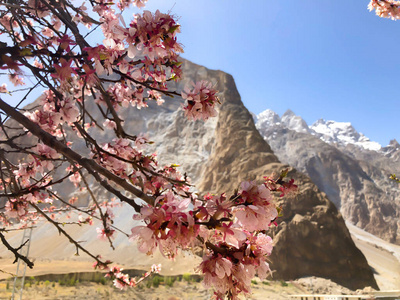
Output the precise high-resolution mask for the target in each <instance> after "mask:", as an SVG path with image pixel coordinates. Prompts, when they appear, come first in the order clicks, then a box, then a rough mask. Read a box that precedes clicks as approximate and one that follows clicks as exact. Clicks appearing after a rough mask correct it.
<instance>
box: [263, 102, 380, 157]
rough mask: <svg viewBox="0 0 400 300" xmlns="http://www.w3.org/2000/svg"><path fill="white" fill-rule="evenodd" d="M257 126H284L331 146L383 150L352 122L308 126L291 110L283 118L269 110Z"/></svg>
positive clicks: (321, 120)
mask: <svg viewBox="0 0 400 300" xmlns="http://www.w3.org/2000/svg"><path fill="white" fill-rule="evenodd" d="M256 124H257V126H258V127H260V128H264V127H270V126H272V125H274V126H280V125H283V126H284V127H285V128H288V129H290V130H293V131H296V132H301V133H309V134H312V135H315V136H317V137H319V138H320V139H321V140H323V141H324V142H326V143H329V144H339V145H342V146H346V145H348V144H352V145H355V146H358V147H361V148H364V149H367V150H373V151H379V150H380V149H381V148H382V146H381V145H380V144H379V143H377V142H373V141H371V140H370V139H369V138H367V137H366V136H365V135H363V134H362V133H359V132H358V131H357V130H356V129H355V128H354V127H353V126H352V125H351V123H350V122H336V121H325V120H324V119H319V120H318V121H316V122H315V123H314V124H312V125H311V126H308V125H307V123H306V122H305V121H304V120H303V118H301V117H300V116H297V115H296V114H295V113H294V112H293V111H291V110H290V109H289V110H287V111H286V112H285V113H284V114H283V115H282V117H281V118H280V117H279V115H278V114H276V113H275V112H274V111H272V110H270V109H267V110H265V111H263V112H262V113H260V114H259V115H258V116H257V119H256Z"/></svg>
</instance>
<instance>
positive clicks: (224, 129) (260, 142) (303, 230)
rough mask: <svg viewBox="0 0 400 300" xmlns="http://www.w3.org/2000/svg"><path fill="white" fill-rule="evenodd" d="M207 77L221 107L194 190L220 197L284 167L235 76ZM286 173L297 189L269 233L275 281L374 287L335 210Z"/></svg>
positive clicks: (299, 176)
mask: <svg viewBox="0 0 400 300" xmlns="http://www.w3.org/2000/svg"><path fill="white" fill-rule="evenodd" d="M214 74H215V75H214ZM208 75H209V76H211V77H214V78H215V76H217V78H218V83H219V87H218V88H219V90H220V91H221V98H222V101H223V103H222V106H221V109H220V114H219V116H218V123H217V126H216V129H215V135H214V136H215V144H214V147H213V149H212V151H211V154H210V157H209V159H208V162H207V164H206V167H205V169H204V171H203V177H202V180H201V182H200V183H199V184H198V188H199V189H200V190H201V191H212V192H219V193H221V192H224V191H229V190H233V189H235V188H237V186H238V184H239V183H240V182H241V181H242V180H246V179H247V180H249V179H251V180H254V179H255V180H262V176H264V175H269V174H271V173H272V172H279V171H280V170H282V169H283V168H285V167H287V166H285V165H283V164H282V163H280V162H279V160H278V159H277V157H276V156H275V155H274V154H273V152H272V151H271V148H270V147H269V145H268V144H267V143H266V142H265V140H264V139H263V138H262V137H261V135H260V134H259V133H258V131H257V130H256V128H255V125H254V122H253V119H252V116H251V115H250V113H249V112H248V111H247V109H246V108H245V107H244V106H243V104H242V102H241V99H240V95H239V93H238V92H237V89H236V86H235V83H234V80H233V78H232V77H231V76H230V75H228V74H226V73H223V72H215V71H209V73H208ZM289 175H290V176H291V177H293V178H295V180H296V182H297V183H298V185H299V187H300V188H299V193H298V194H297V195H296V196H294V197H293V198H289V199H285V198H284V199H282V200H281V201H280V203H279V205H281V206H282V208H283V212H284V213H283V214H284V217H283V218H282V219H281V221H280V223H279V226H278V227H277V228H272V229H271V233H272V234H273V235H274V239H275V243H276V246H275V251H274V252H273V254H272V257H271V261H272V268H273V269H274V270H275V272H274V278H276V279H292V278H298V277H302V276H307V275H311V274H315V275H316V276H321V277H325V278H330V279H332V280H334V281H336V282H338V283H340V284H342V285H344V286H347V287H351V288H355V287H356V286H362V285H363V283H362V282H369V283H368V284H371V285H374V286H376V283H375V282H374V279H373V276H372V274H371V270H370V268H369V267H368V266H367V263H366V260H365V258H364V257H363V255H362V253H361V252H360V251H359V250H358V249H357V248H356V247H355V246H354V243H353V241H352V239H351V237H350V234H349V232H348V230H347V228H346V226H345V224H344V221H343V219H342V217H341V215H340V213H339V212H338V211H337V209H336V208H335V206H334V205H333V204H332V203H331V202H330V201H329V200H328V198H327V197H326V195H325V194H324V193H322V192H320V191H319V190H318V188H317V187H316V186H315V185H314V184H313V183H312V182H311V180H310V179H309V178H307V177H306V176H304V175H302V174H301V173H299V172H297V171H296V170H294V169H292V170H291V171H290V173H289ZM350 274H352V275H350Z"/></svg>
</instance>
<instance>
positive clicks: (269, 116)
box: [254, 109, 281, 128]
mask: <svg viewBox="0 0 400 300" xmlns="http://www.w3.org/2000/svg"><path fill="white" fill-rule="evenodd" d="M254 120H255V122H256V124H257V125H256V126H257V127H259V126H260V127H262V128H265V127H270V126H275V125H279V124H280V123H281V118H280V117H279V115H278V114H277V113H276V112H274V111H273V110H271V109H267V110H264V111H263V112H261V113H260V114H259V115H257V116H256V118H255V119H254Z"/></svg>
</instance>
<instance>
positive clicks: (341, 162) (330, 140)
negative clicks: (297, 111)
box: [257, 112, 400, 243]
mask: <svg viewBox="0 0 400 300" xmlns="http://www.w3.org/2000/svg"><path fill="white" fill-rule="evenodd" d="M270 115H272V113H271V112H268V115H267V114H263V115H261V118H259V121H258V122H257V127H258V129H259V130H260V132H261V134H262V135H263V136H264V138H265V139H266V140H267V141H268V143H269V144H270V146H271V147H272V149H273V150H274V151H275V153H277V155H278V157H279V158H280V160H281V161H283V162H285V163H288V164H290V165H292V166H294V167H296V168H297V169H298V170H300V171H301V172H304V173H305V174H307V175H308V176H310V178H311V179H312V181H313V182H314V183H315V184H316V185H317V186H318V187H319V188H320V189H321V190H322V191H324V192H325V193H326V194H327V195H328V197H329V199H330V200H331V201H332V202H333V203H334V204H335V205H336V207H337V208H338V209H339V210H340V211H341V213H342V214H343V216H344V218H345V219H346V220H348V221H350V222H351V223H353V224H355V225H357V226H358V227H361V228H363V229H366V230H367V231H369V232H371V233H373V234H375V235H378V236H379V237H381V238H383V239H385V240H387V241H390V242H394V243H399V242H400V237H399V234H400V228H399V225H400V224H399V221H398V220H399V215H400V202H399V196H398V195H399V192H400V190H399V188H398V185H397V184H396V183H395V182H393V181H391V180H390V179H389V178H388V176H389V174H390V173H393V172H396V170H400V168H399V161H398V155H399V149H398V148H399V147H397V142H395V141H393V142H392V143H391V144H390V145H389V146H388V147H385V148H382V149H378V150H371V149H377V148H378V147H377V143H375V142H371V141H369V140H368V139H367V138H366V137H365V136H363V135H362V134H359V133H358V132H356V131H355V129H354V128H353V127H352V126H351V124H350V123H338V124H337V123H336V122H333V121H328V122H326V121H322V120H320V121H317V122H316V123H315V124H314V125H312V126H311V127H310V132H308V133H306V134H305V133H304V132H305V130H304V129H302V130H298V129H297V128H296V127H291V128H289V127H288V126H286V125H285V124H283V122H280V119H279V117H278V118H276V116H274V119H275V120H278V122H272V121H271V118H269V120H268V121H266V119H267V116H270ZM297 118H299V117H298V116H297ZM282 119H283V117H282ZM335 123H336V124H335ZM316 130H317V131H316ZM396 149H397V150H396Z"/></svg>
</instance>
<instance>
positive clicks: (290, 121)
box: [282, 109, 311, 133]
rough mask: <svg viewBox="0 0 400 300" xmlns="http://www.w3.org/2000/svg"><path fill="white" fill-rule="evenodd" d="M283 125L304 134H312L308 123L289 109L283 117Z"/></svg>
mask: <svg viewBox="0 0 400 300" xmlns="http://www.w3.org/2000/svg"><path fill="white" fill-rule="evenodd" d="M282 124H283V125H285V126H286V127H287V128H289V129H291V130H294V131H297V132H302V133H310V132H311V130H310V128H309V127H308V125H307V123H306V121H304V120H303V118H302V117H300V116H297V115H296V114H295V113H294V112H293V111H291V110H290V109H288V110H287V111H286V112H285V113H284V114H283V115H282Z"/></svg>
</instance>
